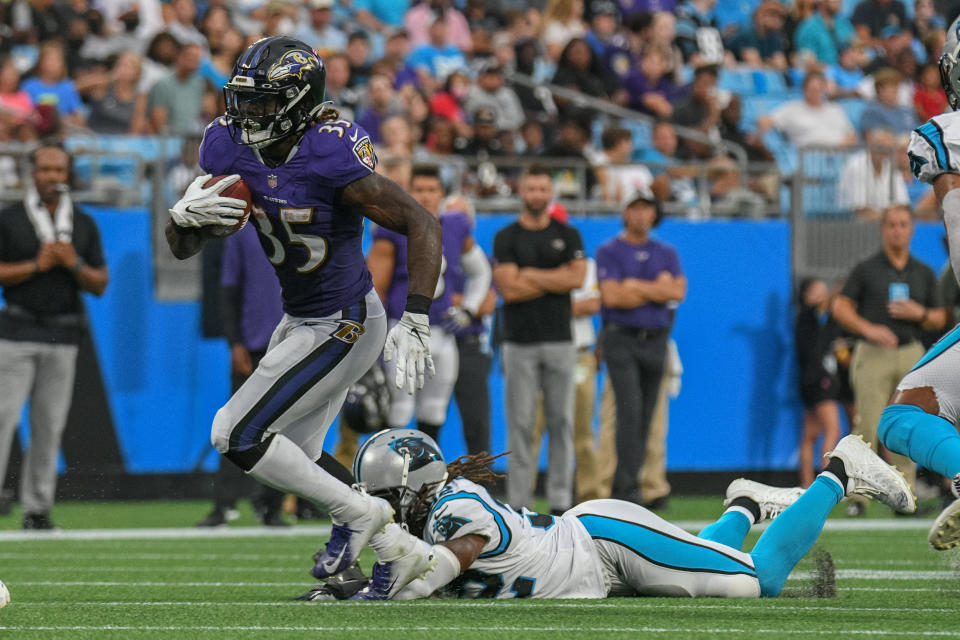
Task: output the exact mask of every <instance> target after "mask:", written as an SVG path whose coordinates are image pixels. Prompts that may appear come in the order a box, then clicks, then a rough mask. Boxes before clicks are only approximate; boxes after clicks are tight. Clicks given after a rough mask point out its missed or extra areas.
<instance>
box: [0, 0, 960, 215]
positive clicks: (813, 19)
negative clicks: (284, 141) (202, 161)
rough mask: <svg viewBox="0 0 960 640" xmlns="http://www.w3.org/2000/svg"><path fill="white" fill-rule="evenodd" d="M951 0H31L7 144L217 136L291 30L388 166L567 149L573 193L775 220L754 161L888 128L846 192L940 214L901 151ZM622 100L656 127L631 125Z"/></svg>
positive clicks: (847, 204) (6, 62)
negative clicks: (266, 51) (222, 120)
mask: <svg viewBox="0 0 960 640" xmlns="http://www.w3.org/2000/svg"><path fill="white" fill-rule="evenodd" d="M943 4H944V6H939V5H938V6H935V3H934V2H933V1H932V0H920V1H919V2H917V3H916V4H915V6H911V7H906V6H905V5H904V4H903V3H902V2H900V0H862V1H861V2H859V3H857V4H854V3H850V2H848V3H845V4H844V3H842V2H841V0H820V1H816V0H797V1H796V2H792V3H791V2H780V1H779V0H765V1H763V2H759V1H758V0H750V1H746V2H732V1H730V0H688V1H686V2H675V1H673V0H668V1H656V2H653V1H646V0H632V1H629V2H627V1H626V0H621V1H620V2H617V1H616V0H586V1H585V0H548V1H544V0H539V1H537V0H535V1H533V2H525V3H520V2H516V1H515V0H494V1H479V0H457V1H454V0H424V1H423V2H419V3H413V2H408V0H396V1H389V2H387V1H378V0H352V1H345V2H334V1H333V0H305V1H302V2H301V1H296V0H269V1H267V2H262V1H261V0H245V1H233V0H230V1H227V0H211V1H203V2H197V1H196V0H172V1H171V2H160V0H73V1H71V2H66V1H65V0H30V1H27V0H17V1H16V2H12V3H4V4H3V5H0V18H2V20H0V22H2V30H0V55H2V64H0V105H2V108H0V143H9V142H17V141H20V142H29V141H32V140H35V139H37V138H38V137H49V136H69V135H71V134H75V133H80V132H87V133H90V132H93V133H95V134H124V135H131V136H143V135H151V134H153V135H156V134H169V133H177V134H184V133H190V132H193V133H195V134H198V133H199V131H200V128H201V127H202V126H203V125H204V124H205V123H206V122H209V120H210V119H211V117H213V116H214V115H216V114H219V113H222V112H223V104H222V98H221V95H220V91H219V89H220V87H222V86H223V84H224V83H225V81H226V80H227V79H228V75H229V73H230V69H231V68H232V65H233V62H234V61H235V59H236V57H237V55H238V54H239V53H240V52H241V51H242V50H243V49H244V48H245V47H246V46H247V45H249V44H250V43H252V42H254V41H256V40H257V39H259V38H261V37H263V36H268V35H280V34H282V35H292V36H294V37H296V38H299V39H302V40H303V41H305V42H306V43H308V44H310V45H311V46H315V47H316V48H317V50H318V51H319V52H320V53H321V55H322V56H323V57H324V63H325V66H326V72H327V79H326V91H327V98H328V99H330V100H332V101H333V102H334V104H335V105H336V106H337V108H338V109H339V110H340V112H341V113H342V114H343V116H344V117H346V118H354V119H356V120H357V121H358V122H359V123H360V124H361V125H363V126H364V127H365V128H366V129H367V130H368V131H370V132H371V136H372V138H373V142H374V143H375V144H376V145H377V149H378V151H379V153H380V156H381V159H382V160H383V162H384V164H387V165H393V166H397V165H400V166H401V168H400V169H399V170H400V171H403V170H404V169H403V168H402V167H403V165H404V164H406V161H407V160H410V161H414V162H418V161H422V160H427V159H429V160H431V161H434V162H437V163H439V164H442V165H445V166H446V169H445V171H444V175H443V178H444V182H445V183H447V185H448V186H456V187H460V188H461V189H462V190H464V191H465V192H467V193H471V194H475V195H479V196H484V197H489V196H510V195H512V194H513V193H514V192H515V189H516V180H517V177H518V176H519V174H520V170H521V168H522V166H523V165H525V164H526V163H527V162H529V161H530V158H531V157H534V156H537V157H544V156H545V157H550V158H558V159H566V160H567V162H568V163H570V164H568V165H567V166H564V165H563V164H562V163H561V164H555V165H552V166H553V167H554V170H555V178H559V179H560V180H559V182H558V184H557V189H558V196H560V197H561V198H563V197H569V196H579V197H581V198H583V197H586V198H591V199H594V200H596V201H603V202H606V203H608V204H612V203H617V202H619V200H620V199H621V198H622V197H624V196H626V195H627V193H628V192H629V191H630V190H632V189H635V188H637V187H652V188H653V189H654V192H655V194H656V195H657V197H658V199H659V200H661V201H670V202H672V203H673V204H675V205H676V208H674V209H672V210H671V211H673V212H676V211H683V212H687V213H691V214H694V213H696V212H698V211H701V212H702V211H704V210H710V209H713V210H716V211H720V212H724V211H725V212H727V213H731V214H735V215H739V214H741V212H747V213H748V214H750V215H762V213H763V211H764V210H765V209H764V205H773V204H775V203H776V202H777V201H779V194H778V193H777V182H776V174H777V171H776V170H774V169H773V167H772V166H767V167H766V169H757V170H753V171H751V172H750V173H749V179H748V177H747V174H746V173H745V169H746V165H745V164H744V160H749V161H750V162H757V163H772V162H774V161H776V162H777V164H779V173H781V174H788V173H790V171H791V170H792V167H791V166H790V165H791V164H792V161H791V160H790V157H791V156H790V154H791V153H795V150H796V148H802V147H805V146H809V145H816V146H827V147H840V148H846V147H849V146H850V145H856V144H862V143H869V144H871V145H872V146H875V147H877V148H879V149H881V151H880V152H878V153H875V154H874V157H873V164H872V168H873V171H870V167H868V165H869V163H868V162H867V157H866V155H865V154H862V153H861V154H854V155H852V156H851V157H850V158H849V161H848V163H847V164H849V167H845V168H844V171H845V172H846V173H847V174H850V175H857V176H858V178H859V179H858V180H851V181H847V180H845V181H844V183H843V184H844V185H851V186H850V187H849V191H850V192H849V193H844V194H843V195H842V197H843V202H844V208H845V209H847V210H853V211H855V212H857V213H858V214H859V215H865V216H867V217H873V218H875V217H876V216H877V215H878V213H879V211H880V210H882V208H883V206H886V205H888V204H896V203H902V202H903V201H904V199H907V200H909V202H910V203H911V204H914V205H918V204H919V205H921V206H920V209H921V211H922V212H927V213H928V212H930V211H932V206H931V205H930V200H931V197H930V194H929V191H928V190H924V189H922V188H920V187H916V188H915V187H912V186H911V187H910V188H909V189H908V188H907V185H911V184H912V181H910V180H908V179H905V178H904V176H906V177H909V174H908V168H907V167H904V166H899V165H896V166H895V168H896V169H897V170H891V169H892V168H893V166H892V165H891V164H890V162H889V161H887V162H886V163H884V162H883V161H882V156H883V155H884V154H883V151H887V156H891V155H892V154H893V152H894V149H895V148H899V146H900V145H902V142H903V141H902V138H903V136H904V134H907V133H909V131H910V130H911V129H912V128H913V127H915V126H917V125H918V124H919V123H920V122H922V121H924V120H926V119H927V118H928V117H929V116H930V115H931V114H933V113H940V112H942V111H943V110H944V109H945V108H946V101H945V97H944V95H943V92H942V90H941V89H940V87H939V83H938V77H937V73H936V59H937V57H938V56H939V52H940V50H941V49H942V46H943V42H944V38H945V28H946V25H947V23H948V21H949V19H952V17H953V15H954V14H955V13H956V11H955V10H954V6H953V5H952V4H950V3H943ZM954 4H956V3H954ZM547 85H554V86H555V87H562V88H565V89H570V90H573V91H575V92H576V93H577V95H578V96H580V97H581V98H584V97H585V98H587V99H593V100H594V101H593V102H584V101H583V100H582V99H578V100H573V99H570V98H569V97H561V96H560V95H558V94H555V93H552V92H550V91H547V90H545V88H546V86H547ZM564 96H567V94H564ZM603 105H610V106H619V107H626V108H628V109H630V110H634V111H636V112H640V113H642V114H645V115H647V116H649V117H651V118H654V119H655V124H653V125H651V124H650V121H649V120H648V121H646V123H644V122H639V124H638V122H635V121H633V120H625V121H624V122H623V124H625V125H626V126H625V128H621V127H619V126H616V125H617V124H620V123H619V122H617V121H616V119H613V118H609V117H603V118H598V116H597V113H598V112H597V109H603ZM813 123H816V125H815V126H814V125H813ZM678 127H680V129H679V133H680V135H679V136H678V129H677V128H678ZM697 133H700V134H702V135H700V136H698V135H696V134H697ZM888 133H889V134H891V136H892V140H893V141H892V142H891V138H890V136H888V135H887V134H888ZM878 139H879V141H878ZM731 149H735V150H742V155H741V154H738V153H734V154H733V155H732V157H731V154H730V150H731ZM897 155H898V156H903V154H902V153H899V154H897ZM732 159H735V160H737V162H736V163H733V162H731V160H732ZM491 160H495V162H493V161H491ZM630 162H632V163H634V164H631V165H627V164H625V163H630ZM5 163H6V165H7V166H9V163H10V161H9V159H7V160H5ZM457 168H460V169H461V171H457ZM468 168H469V169H470V170H469V171H466V170H465V169H468ZM10 180H13V178H7V181H10ZM878 185H879V188H873V187H876V186H878ZM878 193H880V194H883V195H882V196H878V195H877V194H878ZM770 208H771V207H770V206H767V208H766V209H767V210H769V209H770ZM772 208H773V209H776V208H777V207H776V206H773V207H772Z"/></svg>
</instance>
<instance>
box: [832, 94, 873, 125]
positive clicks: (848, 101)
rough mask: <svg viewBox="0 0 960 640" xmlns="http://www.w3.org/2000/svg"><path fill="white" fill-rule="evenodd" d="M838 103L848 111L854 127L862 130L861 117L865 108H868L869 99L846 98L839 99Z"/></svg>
mask: <svg viewBox="0 0 960 640" xmlns="http://www.w3.org/2000/svg"><path fill="white" fill-rule="evenodd" d="M837 104H839V105H840V107H841V108H842V109H843V110H844V111H845V112H846V114H847V117H848V118H850V122H852V123H853V128H854V129H856V130H857V131H860V118H861V116H863V110H864V109H866V108H867V101H866V100H861V99H859V98H844V99H843V100H837Z"/></svg>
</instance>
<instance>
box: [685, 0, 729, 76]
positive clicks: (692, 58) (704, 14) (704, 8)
mask: <svg viewBox="0 0 960 640" xmlns="http://www.w3.org/2000/svg"><path fill="white" fill-rule="evenodd" d="M716 6H717V0H686V1H685V2H683V3H682V4H680V6H678V7H677V10H676V17H677V46H679V47H680V51H681V52H683V59H684V60H685V61H687V62H689V63H690V64H691V65H693V66H696V65H697V60H696V58H697V57H700V56H701V52H700V46H699V44H698V43H697V31H698V30H699V29H704V28H712V29H715V30H717V33H718V38H719V27H718V26H717V18H716Z"/></svg>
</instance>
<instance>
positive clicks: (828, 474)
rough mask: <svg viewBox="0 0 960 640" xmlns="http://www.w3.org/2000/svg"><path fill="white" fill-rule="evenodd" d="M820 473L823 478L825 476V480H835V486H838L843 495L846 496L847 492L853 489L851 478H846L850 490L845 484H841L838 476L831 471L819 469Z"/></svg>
mask: <svg viewBox="0 0 960 640" xmlns="http://www.w3.org/2000/svg"><path fill="white" fill-rule="evenodd" d="M820 475H822V476H823V477H824V478H826V479H827V480H833V481H834V482H836V483H837V486H838V487H840V490H841V491H843V495H845V496H846V495H847V494H849V493H850V491H853V482H852V479H851V480H847V482H848V483H849V484H850V491H848V490H847V488H846V487H845V486H843V483H842V482H840V478H838V477H837V476H835V475H834V474H833V473H831V472H829V471H821V472H820Z"/></svg>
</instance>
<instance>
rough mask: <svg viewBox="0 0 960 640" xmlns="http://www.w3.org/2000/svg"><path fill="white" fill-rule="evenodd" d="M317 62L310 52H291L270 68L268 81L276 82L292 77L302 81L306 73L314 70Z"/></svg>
mask: <svg viewBox="0 0 960 640" xmlns="http://www.w3.org/2000/svg"><path fill="white" fill-rule="evenodd" d="M315 60H316V57H315V56H314V55H313V54H312V53H310V52H309V51H290V52H288V53H286V54H284V56H283V57H282V58H280V59H279V60H277V63H276V64H274V65H273V66H272V67H270V71H268V72H267V80H270V81H274V80H280V79H281V78H289V77H291V76H296V77H297V79H302V78H303V72H304V71H306V70H307V69H313V68H314V66H315Z"/></svg>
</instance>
